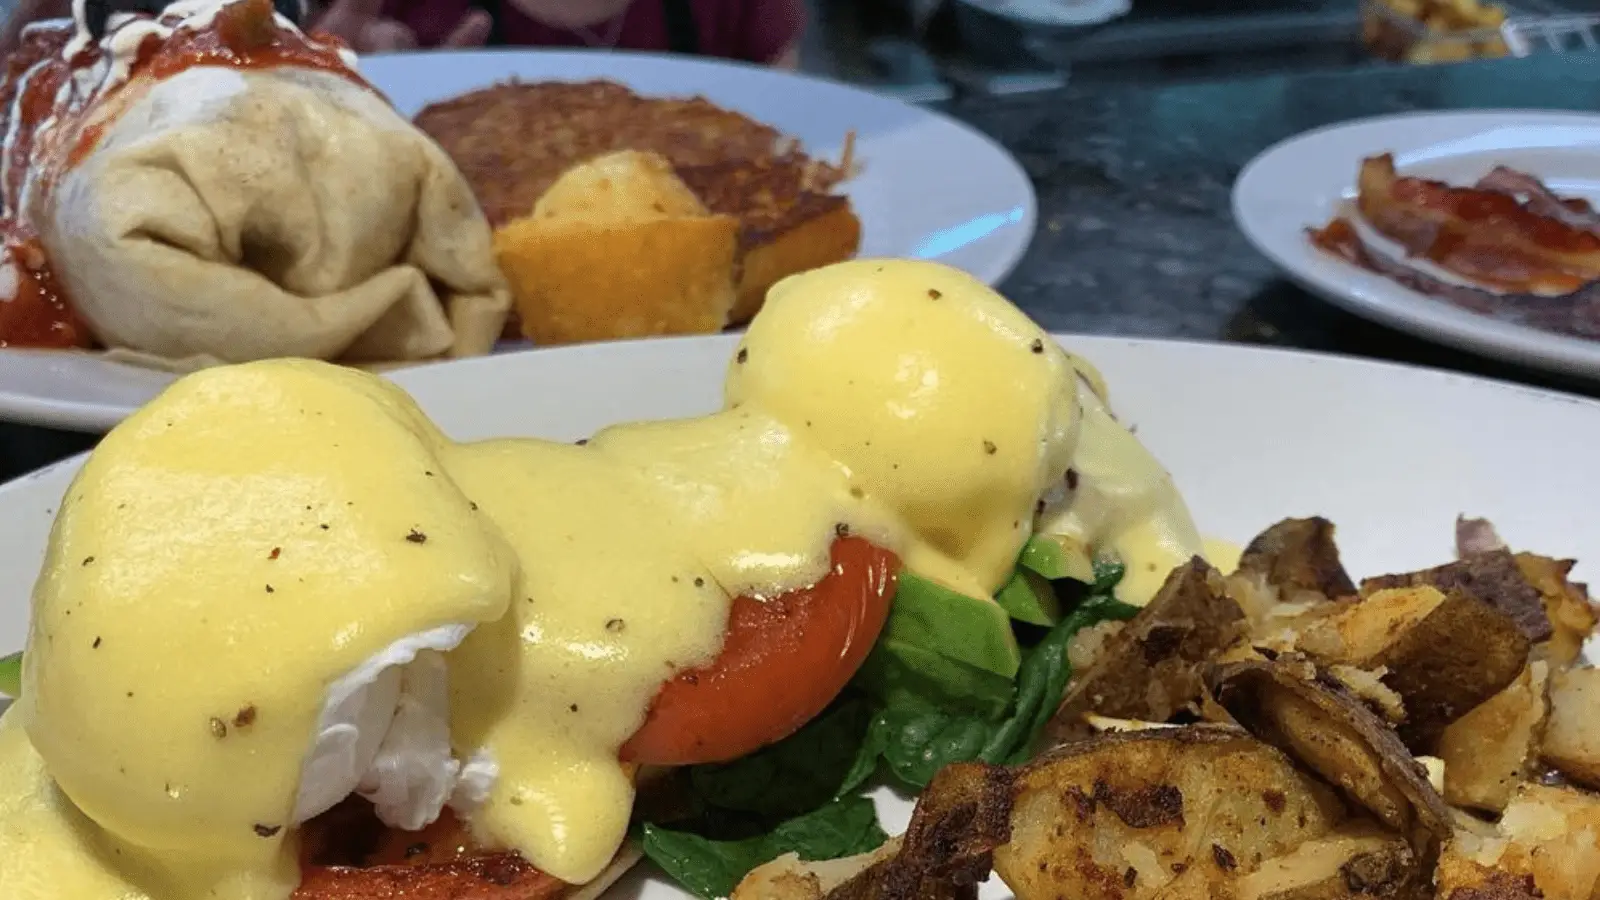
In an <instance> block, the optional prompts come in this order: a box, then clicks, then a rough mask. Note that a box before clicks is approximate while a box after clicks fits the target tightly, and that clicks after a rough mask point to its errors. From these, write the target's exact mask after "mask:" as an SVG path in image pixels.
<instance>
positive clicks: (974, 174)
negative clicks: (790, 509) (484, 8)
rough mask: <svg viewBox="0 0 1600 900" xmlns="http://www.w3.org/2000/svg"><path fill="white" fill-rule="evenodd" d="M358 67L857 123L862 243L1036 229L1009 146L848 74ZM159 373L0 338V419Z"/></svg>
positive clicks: (992, 264)
mask: <svg viewBox="0 0 1600 900" xmlns="http://www.w3.org/2000/svg"><path fill="white" fill-rule="evenodd" d="M361 68H362V72H363V73H364V74H365V75H366V76H367V78H368V79H369V80H370V81H371V82H372V83H373V84H374V85H376V86H377V87H378V88H379V89H380V90H382V91H383V92H384V93H386V94H388V96H389V98H390V99H391V100H393V101H394V104H395V106H396V107H397V108H398V109H399V110H400V112H401V113H402V114H404V115H407V116H412V115H415V114H416V113H417V112H418V111H419V110H421V109H422V107H424V106H426V105H427V104H429V103H433V102H435V101H438V100H444V99H447V98H450V97H454V96H456V95H459V94H463V93H466V92H468V91H472V90H476V89H478V88H482V87H487V86H489V85H491V84H494V83H495V82H497V81H504V80H507V79H510V78H520V79H522V80H524V81H546V80H561V81H581V80H586V79H593V78H608V79H611V80H614V81H619V82H622V83H624V84H626V85H628V86H629V87H631V88H633V89H634V90H636V91H638V92H640V93H643V94H650V95H660V96H687V95H693V94H704V95H705V96H706V97H708V98H710V99H711V100H712V101H713V102H716V103H718V104H721V105H723V106H725V107H728V108H730V109H734V110H737V111H739V112H742V113H745V114H746V115H749V116H751V117H752V118H755V119H758V120H760V121H763V122H766V123H768V124H770V125H772V126H774V127H776V128H777V129H778V130H779V131H782V132H784V133H785V134H788V135H791V136H793V137H796V138H799V139H800V141H801V142H802V144H803V145H804V146H805V148H806V150H807V151H808V152H811V153H813V154H814V155H817V156H819V157H822V158H833V159H837V158H838V155H839V152H840V150H841V149H842V147H843V144H844V140H845V136H846V135H847V134H848V133H850V132H851V131H854V132H855V133H856V158H857V159H858V160H860V161H861V162H862V165H863V169H862V172H861V174H860V175H858V176H857V177H856V178H854V179H851V180H850V182H848V183H847V184H846V185H845V192H846V193H848V194H849V195H850V201H851V203H852V204H853V206H854V208H855V211H856V214H857V215H858V216H860V218H861V225H862V237H861V241H862V243H861V255H863V256H885V257H909V258H916V259H936V260H939V261H941V262H944V263H947V264H949V265H953V266H956V267H958V268H961V269H965V270H967V271H968V272H971V273H972V274H974V275H976V276H977V277H978V278H980V279H982V280H983V281H985V282H987V283H989V284H998V283H999V282H1000V281H1001V280H1002V279H1004V278H1005V277H1006V275H1008V274H1009V273H1010V272H1011V270H1012V268H1014V267H1015V266H1016V264H1017V262H1018V261H1019V260H1020V259H1021V258H1022V254H1023V252H1024V251H1026V250H1027V248H1028V243H1029V242H1030V241H1031V240H1032V239H1033V231H1034V223H1035V216H1036V206H1035V199H1034V194H1033V185H1032V183H1031V182H1030V181H1029V180H1028V176H1027V173H1025V172H1023V170H1022V168H1021V166H1019V165H1018V164H1017V162H1016V160H1015V159H1013V158H1012V157H1011V155H1010V154H1009V153H1007V152H1006V151H1005V150H1004V149H1003V148H1002V147H1000V145H999V144H996V143H995V142H993V141H991V140H990V139H989V138H987V137H985V136H984V135H982V134H980V133H978V132H977V131H975V130H973V129H971V128H968V127H967V126H965V125H962V124H961V123H959V122H956V121H955V120H954V119H950V118H947V117H945V116H942V115H939V114H937V113H933V112H929V111H928V110H925V109H920V108H918V107H915V106H910V105H908V104H905V103H901V102H900V101H898V100H892V99H889V98H887V97H882V96H879V95H877V94H873V93H869V92H867V91H863V90H859V89H856V88H851V87H847V86H845V85H842V84H835V83H833V82H829V81H822V80H819V79H815V78H808V77H804V76H800V75H794V74H790V73H785V72H777V71H773V70H769V69H763V68H755V67H751V66H743V65H737V64H733V63H723V62H715V61H710V60H696V59H689V58H684V57H668V56H658V55H652V54H635V53H588V52H552V51H527V50H522V51H499V52H473V53H443V52H429V53H424V54H397V55H387V56H375V57H371V58H368V59H365V60H363V61H362V64H361ZM169 380H170V379H169V378H168V377H166V376H163V375H160V374H158V373H152V372H148V371H143V370H138V369H134V368H132V367H129V366H123V365H116V364H111V363H106V362H103V361H99V360H95V359H93V358H90V357H85V356H79V355H71V354H61V353H38V352H24V351H15V350H0V421H14V422H27V423H31V424H36V425H50V426H54V427H58V428H70V429H75V430H82V431H104V430H105V429H107V428H110V427H111V426H112V425H115V424H116V423H117V422H119V421H121V420H122V418H123V417H124V416H126V415H127V414H128V413H130V412H132V411H133V410H134V409H135V408H137V407H138V406H139V405H140V404H142V403H143V402H144V401H146V400H148V399H150V397H152V396H154V394H155V392H156V391H157V390H160V387H161V385H163V384H165V383H166V382H167V381H169Z"/></svg>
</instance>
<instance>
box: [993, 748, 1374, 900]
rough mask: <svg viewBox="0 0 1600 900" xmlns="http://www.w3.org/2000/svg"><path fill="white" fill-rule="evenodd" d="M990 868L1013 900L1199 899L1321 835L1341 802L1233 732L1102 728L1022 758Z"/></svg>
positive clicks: (1275, 755) (1340, 810)
mask: <svg viewBox="0 0 1600 900" xmlns="http://www.w3.org/2000/svg"><path fill="white" fill-rule="evenodd" d="M1015 792H1016V801H1015V809H1014V811H1013V813H1012V818H1011V840H1010V842H1009V843H1007V844H1005V845H1003V846H1001V847H999V848H998V849H997V850H996V851H995V854H994V861H995V871H996V872H997V873H998V874H999V875H1000V877H1001V878H1002V879H1004V880H1005V882H1006V884H1007V885H1008V886H1009V887H1011V889H1012V890H1013V891H1015V892H1016V894H1017V897H1018V898H1019V900H1053V898H1056V897H1076V898H1084V900H1142V898H1153V897H1157V896H1160V897H1162V898H1169V897H1175V896H1193V897H1206V896H1211V895H1214V894H1216V892H1217V890H1219V889H1221V887H1222V886H1223V885H1224V884H1225V883H1227V882H1230V881H1231V880H1232V879H1233V878H1234V877H1235V873H1242V872H1245V871H1249V870H1251V869H1253V868H1255V867H1256V866H1258V865H1260V863H1261V862H1262V861H1263V860H1265V859H1268V858H1271V857H1274V856H1279V855H1282V854H1284V853H1286V852H1288V851H1290V850H1292V849H1293V848H1295V847H1296V846H1298V845H1300V844H1301V843H1303V842H1304V841H1306V840H1309V839H1311V838H1315V837H1318V836H1320V835H1322V834H1324V833H1326V832H1327V831H1329V830H1330V829H1331V828H1332V827H1333V826H1334V825H1335V824H1336V823H1337V822H1338V821H1339V820H1340V819H1341V818H1342V817H1343V816H1344V808H1343V806H1342V805H1341V804H1340V803H1339V801H1338V799H1337V798H1336V797H1335V796H1334V795H1333V793H1332V791H1330V790H1329V789H1327V788H1326V787H1325V786H1323V785H1321V784H1319V783H1318V782H1316V780H1315V779H1312V778H1310V777H1308V776H1306V775H1303V774H1301V773H1300V772H1298V771H1296V770H1295V768H1294V766H1293V764H1292V763H1291V762H1290V761H1289V759H1288V758H1287V757H1285V756H1284V755H1283V754H1282V753H1279V752H1278V751H1277V750H1275V749H1273V748H1271V747H1269V746H1267V745H1265V744H1263V743H1261V742H1259V741H1256V740H1255V739H1253V738H1251V737H1250V736H1249V735H1248V734H1246V733H1244V732H1242V731H1239V730H1238V729H1234V728H1228V727H1222V726H1191V727H1186V728H1171V729H1159V730H1151V731H1136V732H1125V733H1119V734H1112V735H1105V736H1102V737H1100V738H1097V739H1094V740H1090V741H1082V742H1079V743H1075V744H1068V745H1064V746H1062V747H1059V748H1057V749H1056V750H1053V751H1051V752H1050V753H1048V754H1046V755H1045V756H1043V757H1041V758H1039V759H1038V760H1036V761H1034V762H1032V763H1029V764H1028V765H1027V766H1025V767H1024V768H1023V770H1022V772H1021V773H1020V774H1019V776H1018V778H1017V782H1016V788H1015Z"/></svg>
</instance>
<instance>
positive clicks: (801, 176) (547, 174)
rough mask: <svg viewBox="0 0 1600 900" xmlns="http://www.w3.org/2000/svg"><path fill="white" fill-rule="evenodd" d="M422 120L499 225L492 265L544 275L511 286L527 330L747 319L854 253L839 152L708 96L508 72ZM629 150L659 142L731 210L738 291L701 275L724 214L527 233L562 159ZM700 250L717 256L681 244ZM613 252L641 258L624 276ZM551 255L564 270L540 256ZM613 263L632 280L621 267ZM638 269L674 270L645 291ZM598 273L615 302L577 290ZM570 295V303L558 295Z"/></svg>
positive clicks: (566, 164) (557, 333) (648, 281)
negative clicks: (774, 296)
mask: <svg viewBox="0 0 1600 900" xmlns="http://www.w3.org/2000/svg"><path fill="white" fill-rule="evenodd" d="M416 123H417V126H418V127H419V128H421V129H422V130H423V131H424V132H426V133H427V134H428V135H429V136H431V137H432V138H434V140H436V141H437V142H438V143H439V144H440V146H442V147H443V148H444V149H445V152H446V153H447V154H448V155H449V156H450V157H451V158H452V159H453V160H455V162H456V165H457V167H458V168H460V169H461V171H462V174H463V175H464V176H465V177H466V179H467V182H468V183H469V184H470V185H472V189H473V192H474V193H475V194H476V195H477V197H478V201H479V203H480V205H481V206H482V207H483V209H484V212H485V214H486V215H487V216H488V218H489V221H490V223H491V224H493V225H494V226H496V227H497V228H500V229H501V237H500V239H499V241H498V243H499V245H500V247H501V251H500V253H501V265H502V267H504V268H506V270H507V274H508V275H509V276H510V278H511V280H512V281H513V282H516V283H518V284H519V285H520V286H523V287H524V288H525V286H527V285H532V284H537V285H538V286H539V287H538V289H537V290H528V289H522V290H519V294H520V295H521V296H519V299H518V317H519V318H526V319H527V320H528V321H526V322H524V323H523V324H522V325H521V326H520V331H521V333H522V335H524V336H527V337H531V338H533V339H534V340H536V341H540V342H545V343H555V342H567V341H575V340H600V339H608V338H620V337H637V336H642V335H650V334H681V333H696V332H708V331H717V330H720V329H721V328H723V327H724V326H726V325H730V324H734V325H737V324H742V323H744V322H747V321H749V320H750V318H751V317H753V316H754V315H755V313H756V312H757V311H758V310H759V309H760V308H761V304H762V302H763V301H764V300H765V299H766V294H767V291H768V289H770V288H771V287H772V285H774V284H776V283H777V282H778V281H781V280H782V279H783V278H785V277H787V276H789V275H793V274H796V273H798V272H803V271H807V270H809V269H814V268H817V267H820V266H825V265H829V264H831V263H836V262H842V261H843V260H846V259H849V258H850V257H852V256H854V255H855V254H856V251H857V250H858V249H859V247H860V244H861V222H860V220H859V219H858V218H857V217H856V215H855V213H854V212H853V211H852V210H851V208H850V202H849V200H848V199H847V198H846V197H844V196H841V195H838V194H835V193H833V189H834V188H835V187H836V186H837V185H838V184H839V182H841V181H842V180H843V179H844V178H845V177H846V174H847V173H846V171H845V170H844V168H843V167H836V166H832V165H828V164H826V163H821V162H818V161H816V160H813V159H811V158H810V157H808V156H807V155H806V154H805V153H803V152H801V151H800V150H798V149H797V148H795V147H794V146H793V145H792V144H787V143H786V142H785V141H784V140H783V139H782V136H781V135H779V133H778V132H777V131H776V130H775V129H773V128H771V127H770V126H767V125H764V124H762V123H760V122H756V121H753V120H751V119H749V118H747V117H745V116H743V115H740V114H738V113H735V112H731V111H729V110H725V109H722V108H720V107H718V106H716V105H714V104H712V103H711V102H709V101H707V100H706V99H704V98H702V97H695V98H690V99H661V98H651V97H641V96H639V95H638V94H635V93H633V92H632V91H631V90H629V89H628V88H626V87H624V86H622V85H620V84H615V83H612V82H606V81H591V82H582V83H561V82H543V83H537V84H523V83H517V82H511V83H507V84H500V85H496V86H494V87H491V88H487V89H484V90H481V91H475V92H473V93H470V94H466V95H463V96H461V97H457V98H455V99H453V100H449V101H446V102H444V103H438V104H434V105H433V106H429V107H428V108H426V109H424V110H423V111H422V112H421V113H420V114H419V115H418V116H417V119H416ZM622 150H636V151H643V152H647V153H655V154H659V155H660V156H661V157H664V158H665V159H666V160H667V161H668V162H669V163H670V164H671V166H672V168H673V169H674V171H675V172H676V173H677V175H678V177H679V178H681V179H682V180H683V182H684V183H685V184H686V185H687V186H688V187H689V189H690V190H691V191H693V193H694V194H695V195H696V196H697V197H698V198H699V199H700V200H701V202H702V203H704V204H705V206H706V208H707V209H708V210H709V211H710V212H711V213H712V214H713V215H714V216H718V217H721V216H727V217H731V218H732V219H733V221H734V222H735V223H736V228H735V230H736V235H737V238H736V246H735V247H734V248H733V253H734V257H733V262H732V269H731V271H732V280H733V286H732V290H733V294H734V297H732V298H729V297H727V296H725V293H726V292H725V291H722V290H720V287H715V288H714V287H713V286H712V285H711V284H710V282H711V281H712V280H713V278H712V276H713V270H720V267H721V266H722V256H723V253H722V244H721V239H720V237H716V238H713V236H712V235H710V234H709V233H708V232H709V231H713V230H716V229H718V228H721V227H722V225H721V224H718V225H717V226H714V227H713V226H711V225H707V224H705V223H701V222H696V223H692V224H686V223H683V222H675V223H672V224H670V225H669V224H656V223H651V224H650V225H648V226H643V227H641V229H640V230H639V231H638V232H637V233H634V232H632V231H630V232H628V233H625V234H622V235H609V234H608V235H607V236H606V239H605V240H597V239H595V238H594V236H592V235H576V234H567V235H559V234H558V235H540V236H539V237H538V238H537V239H535V238H534V237H532V236H530V234H529V233H528V232H527V231H526V230H525V229H521V228H519V227H518V226H519V225H520V224H521V223H520V220H522V219H523V218H524V217H526V216H528V215H529V213H530V212H531V211H532V210H533V209H534V207H535V205H537V204H538V202H539V200H540V198H541V197H543V196H544V194H545V192H546V191H547V190H549V188H550V186H551V185H553V184H555V182H556V181H557V180H558V179H560V178H561V177H562V176H563V175H564V174H566V173H567V172H569V171H571V170H572V169H573V168H574V167H576V166H579V165H582V164H584V163H587V162H589V161H591V160H594V159H596V158H598V157H601V156H605V155H607V154H610V153H614V152H617V151H622ZM717 221H718V222H720V219H718V220H717ZM512 229H517V230H516V231H515V232H512ZM524 243H525V244H527V246H522V245H523V244H524ZM513 245H514V246H515V249H507V248H508V247H511V246H513ZM702 253H709V254H710V258H709V259H707V260H702V261H692V260H691V259H690V256H691V255H693V254H702ZM624 254H626V255H624ZM618 258H627V259H630V260H634V261H637V262H639V264H640V265H641V266H643V267H644V268H645V270H646V271H642V272H640V273H639V274H638V276H637V277H629V278H622V276H619V275H618V274H617V273H615V272H613V271H609V270H611V269H614V268H615V266H614V265H613V263H614V261H615V260H616V259H618ZM552 264H554V265H555V266H556V267H557V269H558V270H559V271H556V272H554V273H551V272H550V271H549V270H548V269H547V268H543V267H548V266H550V265H552ZM536 265H537V266H539V267H541V268H539V269H538V270H535V269H534V268H532V267H534V266H536ZM536 271H537V274H538V277H537V278H535V277H534V274H535V272H536ZM619 278H620V279H621V280H622V281H625V282H627V283H615V282H618V281H619ZM597 279H598V280H600V281H601V282H603V283H601V284H599V285H597V284H596V280H597ZM635 282H637V283H638V284H639V285H660V284H668V285H672V286H673V288H672V291H671V293H672V294H673V295H674V296H673V297H671V298H668V299H667V300H665V301H663V302H661V303H660V304H650V303H646V299H647V298H649V297H651V296H652V294H653V293H654V292H653V291H639V290H638V289H637V287H636V285H635ZM599 288H604V289H606V290H607V291H611V290H626V291H628V292H630V293H631V294H632V299H631V301H630V302H629V303H625V304H622V305H621V306H620V307H619V306H618V301H613V302H610V303H606V302H601V303H598V304H592V306H593V308H590V307H591V304H589V303H586V302H583V301H584V300H585V298H587V297H591V296H594V295H595V294H596V292H597V290H598V289H599ZM568 303H575V304H576V306H575V307H573V308H572V309H567V308H566V304H568ZM725 304H726V305H725ZM730 305H731V308H730ZM657 306H659V307H660V308H657ZM552 311H553V313H554V319H555V320H552ZM608 316H620V318H619V319H616V320H612V319H608V318H607V317H608ZM556 320H559V321H556Z"/></svg>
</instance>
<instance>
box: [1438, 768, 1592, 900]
mask: <svg viewBox="0 0 1600 900" xmlns="http://www.w3.org/2000/svg"><path fill="white" fill-rule="evenodd" d="M1437 882H1438V894H1437V896H1438V897H1440V898H1442V900H1500V898H1515V897H1540V896H1542V897H1545V898H1548V900H1589V898H1590V897H1592V896H1594V894H1595V889H1596V887H1597V886H1600V797H1596V796H1594V795H1593V794H1586V793H1584V792H1582V791H1577V790H1573V789H1571V788H1558V787H1546V786H1544V785H1537V784H1523V785H1521V786H1520V787H1518V788H1517V790H1516V793H1515V795H1514V796H1513V797H1512V799H1511V803H1510V804H1509V805H1507V806H1506V811H1505V814H1504V815H1503V816H1501V818H1500V824H1499V826H1498V828H1497V830H1496V836H1495V837H1487V838H1486V837H1480V836H1478V835H1475V834H1470V833H1466V832H1458V833H1457V835H1456V837H1455V839H1454V840H1452V841H1451V842H1450V844H1449V845H1448V846H1447V847H1446V848H1445V852H1444V855H1443V857H1442V858H1441V859H1440V861H1439V871H1438V876H1437Z"/></svg>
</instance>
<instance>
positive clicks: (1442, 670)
mask: <svg viewBox="0 0 1600 900" xmlns="http://www.w3.org/2000/svg"><path fill="white" fill-rule="evenodd" d="M1297 646H1298V649H1300V650H1303V651H1304V652H1305V653H1307V654H1308V655H1310V656H1311V657H1312V658H1314V659H1316V660H1317V661H1318V662H1320V663H1323V664H1331V663H1338V664H1343V665H1353V666H1356V667H1358V668H1362V669H1378V668H1382V669H1383V670H1384V676H1383V683H1384V684H1385V685H1386V686H1387V687H1389V688H1390V689H1391V690H1393V691H1394V692H1395V693H1397V694H1399V695H1400V699H1401V702H1402V704H1403V706H1404V707H1405V721H1404V723H1402V724H1401V726H1400V729H1399V730H1400V737H1401V739H1402V740H1403V741H1405V744H1406V746H1408V747H1410V748H1411V750H1412V751H1413V752H1416V753H1432V752H1434V749H1435V747H1436V746H1437V744H1438V741H1439V736H1440V735H1441V734H1443V733H1444V730H1445V728H1446V727H1447V726H1449V725H1450V723H1451V722H1454V721H1455V720H1457V719H1459V718H1460V717H1462V716H1464V715H1466V714H1467V713H1468V712H1469V711H1471V710H1472V709H1473V708H1475V707H1477V706H1478V705H1479V704H1481V703H1483V702H1485V701H1487V700H1488V699H1489V698H1491V697H1493V696H1494V695H1495V694H1498V693H1499V692H1500V691H1502V690H1504V689H1505V688H1506V686H1507V685H1509V684H1511V682H1512V681H1513V680H1514V679H1515V678H1516V677H1517V675H1518V673H1520V672H1521V671H1522V670H1523V668H1524V667H1525V666H1526V665H1527V661H1528V652H1529V648H1530V645H1529V643H1528V639H1527V637H1526V636H1525V635H1524V634H1523V633H1522V631H1521V630H1520V629H1519V628H1518V627H1517V623H1516V622H1515V621H1513V620H1512V619H1511V618H1510V617H1509V616H1507V615H1505V614H1504V613H1502V612H1501V611H1500V610H1499V609H1497V608H1495V607H1493V606H1490V605H1489V604H1487V603H1484V602H1483V601H1481V600H1479V599H1477V598H1476V597H1474V596H1472V595H1470V594H1468V593H1465V592H1463V591H1461V590H1458V589H1455V588H1451V589H1450V590H1449V591H1447V592H1446V591H1440V590H1438V589H1437V588H1434V587H1433V586H1431V585H1427V584H1419V585H1413V586H1408V587H1399V588H1385V589H1380V590H1377V591H1374V592H1372V593H1371V594H1369V595H1368V596H1366V597H1364V598H1362V599H1361V600H1359V601H1353V602H1350V603H1348V604H1345V605H1343V606H1342V607H1341V608H1340V609H1339V611H1338V612H1335V613H1333V614H1331V615H1328V616H1326V617H1323V618H1321V619H1319V620H1318V621H1316V622H1314V623H1312V624H1311V625H1309V626H1307V627H1306V629H1305V630H1304V631H1303V632H1302V634H1301V635H1300V640H1299V642H1298V645H1297Z"/></svg>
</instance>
